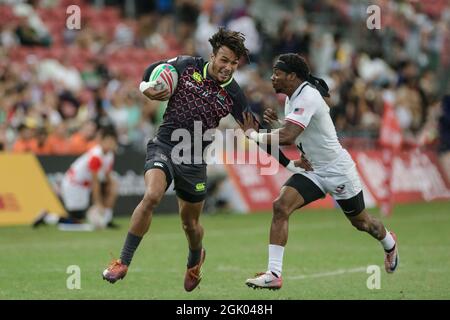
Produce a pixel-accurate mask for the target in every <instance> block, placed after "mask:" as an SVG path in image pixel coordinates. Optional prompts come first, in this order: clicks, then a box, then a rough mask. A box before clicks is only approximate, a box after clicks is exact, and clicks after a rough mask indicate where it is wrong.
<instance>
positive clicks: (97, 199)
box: [92, 172, 103, 208]
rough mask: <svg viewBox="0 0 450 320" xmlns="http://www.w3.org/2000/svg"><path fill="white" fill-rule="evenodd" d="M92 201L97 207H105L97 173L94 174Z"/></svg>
mask: <svg viewBox="0 0 450 320" xmlns="http://www.w3.org/2000/svg"><path fill="white" fill-rule="evenodd" d="M92 201H93V202H94V205H95V206H98V207H99V208H102V207H103V198H102V189H101V185H100V180H99V179H98V176H97V173H96V172H92Z"/></svg>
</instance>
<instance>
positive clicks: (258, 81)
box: [0, 0, 450, 154]
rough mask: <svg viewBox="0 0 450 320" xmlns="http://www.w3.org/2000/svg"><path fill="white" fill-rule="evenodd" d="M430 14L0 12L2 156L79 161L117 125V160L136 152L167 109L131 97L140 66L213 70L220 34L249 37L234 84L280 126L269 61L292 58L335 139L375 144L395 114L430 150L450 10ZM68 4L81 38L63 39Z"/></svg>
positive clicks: (47, 8) (446, 75)
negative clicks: (321, 103) (308, 71)
mask: <svg viewBox="0 0 450 320" xmlns="http://www.w3.org/2000/svg"><path fill="white" fill-rule="evenodd" d="M97 2H102V3H105V4H107V6H106V7H102V8H100V9H98V8H96V7H95V5H96V4H97ZM423 3H425V2H423ZM431 3H432V4H427V5H422V2H419V1H386V0H384V1H371V3H369V2H368V1H352V0H344V1H331V0H330V1H327V0H323V1H313V0H304V1H295V0H290V1H289V0H288V1H268V0H267V1H264V0H262V1H250V0H247V1H225V0H215V1H214V0H202V1H200V0H198V1H196V0H154V1H134V0H122V1H120V0H117V1H81V0H80V1H66V0H40V1H8V0H0V44H1V46H0V58H1V59H0V61H1V62H0V150H12V151H17V152H23V151H31V152H34V153H36V154H79V153H82V152H84V151H85V150H87V149H88V148H89V147H90V146H91V145H92V144H93V143H95V138H96V132H97V129H98V128H99V127H100V126H102V125H105V124H113V125H115V127H116V128H117V130H118V132H119V137H120V139H119V140H120V144H121V146H122V147H125V148H128V147H130V148H135V149H138V150H144V148H145V144H146V142H147V140H148V139H149V138H151V137H152V136H153V135H154V134H155V132H156V129H157V127H158V125H159V123H160V122H161V119H162V115H163V113H164V108H165V105H164V103H159V102H153V101H149V100H148V99H144V98H143V96H142V95H141V94H140V92H139V90H138V89H137V88H138V84H139V82H140V80H141V77H142V74H143V72H144V70H145V67H146V66H147V65H149V64H150V63H152V62H154V61H156V60H159V59H163V58H171V57H173V56H176V55H178V54H187V55H200V56H203V57H205V58H208V56H209V54H210V45H209V43H208V39H209V37H210V36H211V35H212V34H213V33H214V32H216V30H217V29H218V28H219V26H226V27H228V28H229V29H233V30H238V31H241V32H243V33H244V34H245V35H246V38H247V41H246V45H247V47H248V48H249V50H250V54H249V55H248V57H243V59H242V61H241V65H240V68H239V69H238V71H237V72H236V75H235V78H236V80H237V81H238V83H239V84H240V85H241V87H242V88H243V89H244V91H245V93H246V96H247V98H248V102H249V104H250V105H251V108H252V110H253V111H254V112H255V113H257V114H259V115H261V114H262V113H263V112H264V110H265V108H269V107H270V108H274V109H276V110H278V111H279V113H280V115H281V114H282V113H283V110H282V109H283V106H284V97H281V96H277V95H275V94H274V92H273V89H272V86H271V83H270V75H271V72H272V62H273V59H274V57H275V56H276V55H278V54H281V53H286V52H297V53H300V54H302V55H303V56H304V57H305V58H306V59H307V60H308V62H309V63H310V65H311V68H312V72H313V74H315V75H317V76H320V77H323V78H324V79H325V80H326V82H327V83H328V85H329V87H330V91H331V97H330V98H329V100H328V102H329V105H330V107H331V115H332V118H333V120H334V122H335V124H336V128H337V130H338V132H339V135H341V136H342V137H361V138H368V139H372V140H374V139H376V138H377V136H378V132H379V128H380V125H381V118H382V115H383V108H384V104H385V103H391V104H392V105H393V107H394V108H395V112H396V115H397V118H398V120H399V123H400V126H401V128H402V130H403V133H404V136H405V137H406V138H407V140H408V139H409V140H411V141H417V143H419V144H421V145H428V144H437V143H438V141H439V132H440V131H439V130H441V132H443V131H442V130H444V131H446V132H448V130H450V128H448V123H446V122H445V121H443V120H442V119H448V117H449V115H447V114H445V113H446V112H448V108H444V107H443V103H442V100H443V96H444V95H445V94H447V95H448V94H450V87H449V82H450V72H449V70H450V5H449V3H448V1H446V0H443V1H439V0H435V1H432V2H431ZM72 4H77V5H78V6H79V8H80V13H81V29H80V30H76V29H75V30H71V29H69V28H67V27H66V20H67V17H69V16H70V14H69V13H66V9H67V7H68V6H70V5H72ZM370 4H376V5H378V6H379V7H380V8H381V14H382V16H381V29H379V30H371V29H369V28H368V27H367V24H366V21H367V18H368V16H369V14H368V13H367V12H366V9H367V7H368V6H369V5H370ZM268 13H270V17H268ZM445 110H447V111H445ZM235 125H236V124H235V123H234V122H233V121H224V122H223V124H222V126H225V127H227V126H235ZM443 126H444V128H442V127H443ZM441 135H442V133H441Z"/></svg>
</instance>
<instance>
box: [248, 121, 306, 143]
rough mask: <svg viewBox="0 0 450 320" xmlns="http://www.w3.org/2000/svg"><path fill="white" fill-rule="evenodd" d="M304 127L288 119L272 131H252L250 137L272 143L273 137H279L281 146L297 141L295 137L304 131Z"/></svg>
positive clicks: (257, 140)
mask: <svg viewBox="0 0 450 320" xmlns="http://www.w3.org/2000/svg"><path fill="white" fill-rule="evenodd" d="M303 130H304V129H303V128H302V127H300V126H298V125H296V124H293V123H290V122H288V121H286V123H285V124H284V126H283V127H281V128H280V129H277V130H274V131H272V132H270V133H258V132H256V131H252V132H251V133H250V134H249V138H250V139H252V140H254V141H256V142H260V143H263V144H271V143H272V140H273V139H278V143H279V144H280V145H281V146H286V145H291V144H294V143H295V139H296V138H297V137H298V136H299V135H300V134H301V133H302V132H303Z"/></svg>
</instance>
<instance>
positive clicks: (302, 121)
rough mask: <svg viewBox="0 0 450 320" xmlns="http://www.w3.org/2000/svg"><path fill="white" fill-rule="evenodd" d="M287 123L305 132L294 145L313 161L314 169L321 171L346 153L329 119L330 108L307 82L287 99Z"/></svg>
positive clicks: (285, 111)
mask: <svg viewBox="0 0 450 320" xmlns="http://www.w3.org/2000/svg"><path fill="white" fill-rule="evenodd" d="M284 113H285V121H289V122H291V123H293V124H296V125H298V126H300V127H302V128H303V129H304V131H303V132H302V133H301V134H300V135H299V136H298V137H297V138H296V139H295V144H296V145H297V147H298V148H299V149H300V151H302V152H303V153H304V155H305V157H306V158H307V159H308V160H309V161H310V162H311V165H312V166H313V168H314V170H320V169H322V168H324V167H326V166H327V165H328V164H330V163H331V162H332V161H333V160H336V159H337V158H338V157H339V156H340V155H342V153H343V150H344V149H343V148H342V146H341V144H340V143H339V141H338V138H337V134H336V129H335V127H334V124H333V121H332V120H331V117H330V108H329V107H328V105H327V103H326V102H325V100H324V99H323V98H322V96H321V95H320V93H319V91H318V90H317V89H315V88H314V87H313V86H312V85H311V84H309V83H308V82H306V81H305V82H303V83H302V84H301V85H300V86H299V87H298V88H297V90H295V92H294V93H293V94H292V96H291V99H289V97H287V98H286V103H285V108H284Z"/></svg>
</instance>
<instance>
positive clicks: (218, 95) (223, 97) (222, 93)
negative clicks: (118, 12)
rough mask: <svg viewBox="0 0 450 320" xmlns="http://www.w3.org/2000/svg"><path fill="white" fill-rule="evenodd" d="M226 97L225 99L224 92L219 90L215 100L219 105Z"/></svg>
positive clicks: (225, 94)
mask: <svg viewBox="0 0 450 320" xmlns="http://www.w3.org/2000/svg"><path fill="white" fill-rule="evenodd" d="M226 97H227V93H226V91H225V90H223V89H220V91H219V92H218V93H217V99H218V101H219V103H220V104H221V105H223V104H224V102H225V99H226Z"/></svg>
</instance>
